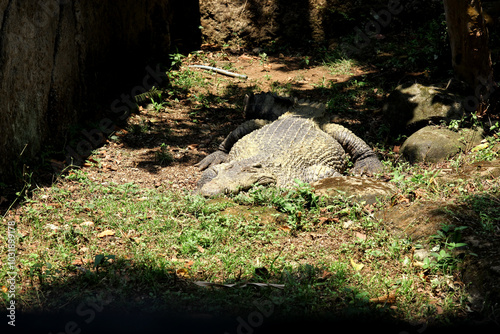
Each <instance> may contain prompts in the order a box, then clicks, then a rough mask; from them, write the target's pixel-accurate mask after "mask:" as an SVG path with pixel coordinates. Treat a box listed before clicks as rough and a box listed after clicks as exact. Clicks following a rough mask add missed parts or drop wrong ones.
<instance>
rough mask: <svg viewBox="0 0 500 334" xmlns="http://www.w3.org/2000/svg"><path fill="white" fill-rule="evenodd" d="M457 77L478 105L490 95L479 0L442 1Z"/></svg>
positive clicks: (490, 72) (488, 61)
mask: <svg viewBox="0 0 500 334" xmlns="http://www.w3.org/2000/svg"><path fill="white" fill-rule="evenodd" d="M443 2H444V9H445V14H446V24H447V26H448V34H449V37H450V45H451V54H452V65H453V69H454V70H455V73H456V75H457V77H458V78H459V79H461V80H463V81H465V82H466V83H467V84H469V85H470V86H471V87H472V88H473V89H475V93H476V97H477V98H478V99H479V101H480V102H484V101H485V100H487V99H488V97H489V95H490V94H491V92H492V91H493V89H494V88H493V87H494V85H495V84H494V82H493V69H492V64H491V56H490V50H489V48H488V30H487V29H486V23H485V20H484V15H483V10H482V6H481V1H480V0H458V1H457V0H443Z"/></svg>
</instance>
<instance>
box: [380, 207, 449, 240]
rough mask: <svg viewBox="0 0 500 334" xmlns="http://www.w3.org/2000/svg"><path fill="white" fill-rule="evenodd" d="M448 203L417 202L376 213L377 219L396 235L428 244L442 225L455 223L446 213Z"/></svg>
mask: <svg viewBox="0 0 500 334" xmlns="http://www.w3.org/2000/svg"><path fill="white" fill-rule="evenodd" d="M447 204H448V203H446V202H423V201H422V202H415V203H412V204H411V205H402V204H399V205H395V206H393V207H390V208H386V209H384V210H382V211H378V212H376V213H375V218H376V219H380V220H382V221H383V223H384V227H385V228H386V229H387V230H388V231H390V232H391V233H393V234H395V235H405V236H410V237H411V238H412V240H413V241H418V242H424V243H425V242H427V240H428V238H429V236H431V235H434V234H436V233H437V231H438V230H439V229H440V228H441V226H442V225H451V224H453V223H454V221H453V217H452V216H450V215H449V213H448V212H447V211H446V207H447Z"/></svg>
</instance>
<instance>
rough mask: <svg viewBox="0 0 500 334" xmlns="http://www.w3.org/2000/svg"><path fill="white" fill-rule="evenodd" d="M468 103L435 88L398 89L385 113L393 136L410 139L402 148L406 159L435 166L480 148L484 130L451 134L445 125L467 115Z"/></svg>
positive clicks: (462, 98)
mask: <svg viewBox="0 0 500 334" xmlns="http://www.w3.org/2000/svg"><path fill="white" fill-rule="evenodd" d="M466 101H467V99H466V98H464V97H462V96H460V95H457V94H455V93H452V92H450V91H448V90H446V89H444V88H439V87H436V86H425V85H422V84H419V83H414V84H412V85H400V86H398V87H397V88H396V89H395V90H394V91H393V92H392V93H391V94H390V95H389V97H388V99H387V102H386V104H385V105H384V108H383V111H384V117H385V119H386V122H387V124H388V126H389V128H390V132H391V134H392V135H393V136H399V135H408V136H409V137H408V138H407V139H406V140H405V142H404V143H403V145H402V146H401V150H400V153H401V154H402V155H403V157H405V159H406V160H408V161H410V162H429V163H436V162H441V161H444V160H446V159H448V158H450V157H452V156H454V155H455V154H457V153H458V152H460V151H467V150H470V149H471V148H473V147H474V146H476V145H478V144H479V143H480V142H481V140H482V139H483V135H484V131H483V129H467V128H463V129H459V130H458V131H452V130H450V129H448V128H447V127H446V126H442V125H443V124H444V125H446V124H450V123H451V121H453V120H455V121H459V120H462V119H463V118H464V117H466V116H467V112H466V111H467V110H466V109H467V108H466V103H465V102H466ZM457 124H458V122H457Z"/></svg>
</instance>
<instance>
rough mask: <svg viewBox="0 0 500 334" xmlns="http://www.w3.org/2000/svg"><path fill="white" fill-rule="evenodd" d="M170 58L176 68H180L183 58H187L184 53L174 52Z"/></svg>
mask: <svg viewBox="0 0 500 334" xmlns="http://www.w3.org/2000/svg"><path fill="white" fill-rule="evenodd" d="M169 58H170V60H171V63H170V64H171V66H172V68H174V69H178V68H179V67H181V65H182V60H183V59H184V58H185V56H184V55H182V54H180V53H173V54H170V55H169Z"/></svg>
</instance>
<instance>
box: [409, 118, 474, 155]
mask: <svg viewBox="0 0 500 334" xmlns="http://www.w3.org/2000/svg"><path fill="white" fill-rule="evenodd" d="M482 139H483V130H482V129H481V128H479V129H477V130H471V129H462V130H460V131H458V132H455V131H451V130H449V129H447V128H442V127H439V126H426V127H424V128H422V129H420V130H418V131H417V132H415V133H414V134H412V135H411V136H410V137H408V138H407V139H406V141H405V142H404V143H403V145H402V146H401V151H400V152H401V154H402V155H403V156H404V157H405V159H406V160H408V161H410V162H414V163H418V162H430V163H436V162H441V161H444V160H446V159H448V158H450V157H452V156H454V155H455V154H457V153H458V152H459V151H461V150H462V151H465V150H466V149H467V148H469V149H470V148H472V147H473V146H475V145H477V144H479V143H480V142H481V140H482Z"/></svg>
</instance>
